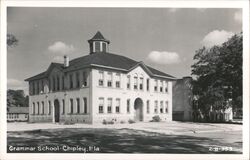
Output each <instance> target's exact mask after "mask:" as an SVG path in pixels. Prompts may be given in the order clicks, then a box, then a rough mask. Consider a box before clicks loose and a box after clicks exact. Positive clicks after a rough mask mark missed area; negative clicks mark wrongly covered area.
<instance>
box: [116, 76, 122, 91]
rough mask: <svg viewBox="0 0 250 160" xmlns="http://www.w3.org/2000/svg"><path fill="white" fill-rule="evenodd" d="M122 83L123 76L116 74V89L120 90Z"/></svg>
mask: <svg viewBox="0 0 250 160" xmlns="http://www.w3.org/2000/svg"><path fill="white" fill-rule="evenodd" d="M120 82H121V74H120V73H116V82H115V86H116V88H120Z"/></svg>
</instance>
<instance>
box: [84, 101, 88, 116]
mask: <svg viewBox="0 0 250 160" xmlns="http://www.w3.org/2000/svg"><path fill="white" fill-rule="evenodd" d="M83 105H84V114H87V113H88V104H87V98H86V97H84V98H83Z"/></svg>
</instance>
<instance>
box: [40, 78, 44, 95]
mask: <svg viewBox="0 0 250 160" xmlns="http://www.w3.org/2000/svg"><path fill="white" fill-rule="evenodd" d="M41 91H42V93H44V82H43V80H42V89H41Z"/></svg>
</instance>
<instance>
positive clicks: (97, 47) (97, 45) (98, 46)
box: [95, 42, 100, 52]
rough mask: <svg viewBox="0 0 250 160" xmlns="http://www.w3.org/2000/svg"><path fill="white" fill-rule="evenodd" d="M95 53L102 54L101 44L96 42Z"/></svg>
mask: <svg viewBox="0 0 250 160" xmlns="http://www.w3.org/2000/svg"><path fill="white" fill-rule="evenodd" d="M95 52H100V42H95Z"/></svg>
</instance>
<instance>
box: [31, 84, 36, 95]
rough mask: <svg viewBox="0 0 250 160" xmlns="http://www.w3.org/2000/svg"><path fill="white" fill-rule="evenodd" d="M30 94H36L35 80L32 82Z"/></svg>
mask: <svg viewBox="0 0 250 160" xmlns="http://www.w3.org/2000/svg"><path fill="white" fill-rule="evenodd" d="M32 89H33V91H32V94H36V88H35V82H32Z"/></svg>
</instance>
